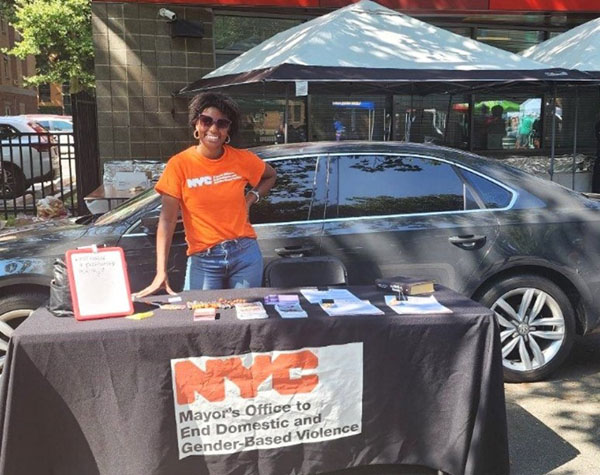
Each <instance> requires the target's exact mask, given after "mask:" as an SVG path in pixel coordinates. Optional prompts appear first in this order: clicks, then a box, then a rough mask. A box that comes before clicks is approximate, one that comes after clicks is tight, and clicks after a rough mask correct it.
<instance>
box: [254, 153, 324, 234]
mask: <svg viewBox="0 0 600 475" xmlns="http://www.w3.org/2000/svg"><path fill="white" fill-rule="evenodd" d="M324 161H325V160H319V158H318V157H299V158H289V159H284V160H272V161H270V162H269V165H271V166H272V167H273V168H275V170H276V171H277V182H276V183H275V186H274V187H273V188H272V189H271V191H270V192H269V194H268V195H267V196H266V197H265V198H263V199H261V200H260V201H259V202H258V203H257V204H255V205H254V206H252V208H250V222H251V223H252V224H262V223H284V222H290V221H306V220H314V219H322V218H323V212H324V210H323V207H324V205H325V190H324V186H322V187H321V186H317V183H318V182H319V180H317V178H316V177H317V170H318V169H319V162H324ZM324 166H325V165H324V164H322V165H321V168H323V167H324ZM319 175H323V176H324V172H322V173H319ZM323 185H324V183H323Z"/></svg>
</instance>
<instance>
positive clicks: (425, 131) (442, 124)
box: [393, 94, 469, 148]
mask: <svg viewBox="0 0 600 475" xmlns="http://www.w3.org/2000/svg"><path fill="white" fill-rule="evenodd" d="M393 140H403V141H406V142H418V143H424V142H427V143H435V144H445V145H448V146H450V147H457V148H467V147H468V143H469V101H468V99H467V96H465V95H460V94H458V95H452V96H451V95H448V94H429V95H427V96H412V97H411V96H409V95H396V96H394V132H393Z"/></svg>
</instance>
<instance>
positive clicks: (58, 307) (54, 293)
mask: <svg viewBox="0 0 600 475" xmlns="http://www.w3.org/2000/svg"><path fill="white" fill-rule="evenodd" d="M53 277H54V278H53V279H52V282H50V300H49V302H48V310H50V312H51V313H52V314H53V315H54V316H55V317H73V316H74V315H73V302H72V301H71V289H70V288H69V277H68V276H67V266H66V264H65V261H63V260H62V259H56V260H55V261H54V271H53Z"/></svg>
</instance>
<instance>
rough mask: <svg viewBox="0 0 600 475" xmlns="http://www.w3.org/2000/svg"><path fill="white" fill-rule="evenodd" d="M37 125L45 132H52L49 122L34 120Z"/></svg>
mask: <svg viewBox="0 0 600 475" xmlns="http://www.w3.org/2000/svg"><path fill="white" fill-rule="evenodd" d="M36 122H37V123H38V124H40V125H41V126H42V127H44V129H46V130H52V127H51V125H50V121H49V120H36Z"/></svg>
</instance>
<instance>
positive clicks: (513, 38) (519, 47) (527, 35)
mask: <svg viewBox="0 0 600 475" xmlns="http://www.w3.org/2000/svg"><path fill="white" fill-rule="evenodd" d="M476 39H477V41H481V42H482V43H487V44H489V45H491V46H495V47H496V48H500V49H503V50H506V51H510V52H512V53H518V52H519V51H523V50H524V49H527V48H529V47H530V46H534V45H537V44H538V43H541V42H542V41H544V32H543V31H539V30H501V29H492V28H477V31H476Z"/></svg>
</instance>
